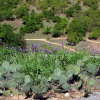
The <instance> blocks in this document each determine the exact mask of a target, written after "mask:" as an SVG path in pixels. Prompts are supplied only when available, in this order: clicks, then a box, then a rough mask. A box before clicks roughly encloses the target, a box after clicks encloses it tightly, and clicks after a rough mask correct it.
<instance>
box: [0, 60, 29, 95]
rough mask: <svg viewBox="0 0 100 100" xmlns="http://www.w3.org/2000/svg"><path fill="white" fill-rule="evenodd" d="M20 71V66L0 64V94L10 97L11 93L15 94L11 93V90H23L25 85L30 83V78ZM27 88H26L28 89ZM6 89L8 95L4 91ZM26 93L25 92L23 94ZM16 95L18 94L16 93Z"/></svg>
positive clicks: (5, 62)
mask: <svg viewBox="0 0 100 100" xmlns="http://www.w3.org/2000/svg"><path fill="white" fill-rule="evenodd" d="M21 70H22V66H20V65H16V64H10V63H9V62H8V61H4V62H3V63H2V65H1V66H0V93H2V94H4V95H8V94H9V95H11V94H12V92H13V93H14V94H15V91H12V90H13V89H17V90H22V88H25V85H27V84H28V82H30V77H29V76H28V75H26V76H25V74H23V73H21ZM24 84H25V85H24ZM23 85H24V86H23ZM28 87H29V85H28ZM28 87H26V88H27V89H28ZM7 89H8V90H10V92H9V93H8V92H7V91H5V90H7ZM26 92H27V90H26V91H25V93H26ZM16 93H18V91H17V92H16Z"/></svg>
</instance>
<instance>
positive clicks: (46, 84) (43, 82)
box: [31, 77, 50, 95]
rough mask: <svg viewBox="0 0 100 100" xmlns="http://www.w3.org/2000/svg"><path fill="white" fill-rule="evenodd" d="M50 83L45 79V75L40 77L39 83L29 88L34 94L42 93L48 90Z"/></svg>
mask: <svg viewBox="0 0 100 100" xmlns="http://www.w3.org/2000/svg"><path fill="white" fill-rule="evenodd" d="M49 87H50V85H49V82H48V80H47V79H46V77H43V78H41V82H40V84H39V85H38V86H37V87H36V86H32V87H31V90H32V91H33V92H35V93H36V94H40V95H41V94H44V93H46V92H47V91H48V89H49Z"/></svg>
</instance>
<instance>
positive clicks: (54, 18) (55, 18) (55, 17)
mask: <svg viewBox="0 0 100 100" xmlns="http://www.w3.org/2000/svg"><path fill="white" fill-rule="evenodd" d="M52 21H53V22H54V23H55V22H57V23H59V22H60V21H61V18H60V17H59V16H53V18H52Z"/></svg>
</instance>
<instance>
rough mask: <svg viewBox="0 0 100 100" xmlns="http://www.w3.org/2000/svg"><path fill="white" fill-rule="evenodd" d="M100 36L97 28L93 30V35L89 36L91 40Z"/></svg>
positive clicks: (99, 30)
mask: <svg viewBox="0 0 100 100" xmlns="http://www.w3.org/2000/svg"><path fill="white" fill-rule="evenodd" d="M99 36H100V29H99V28H96V29H94V30H93V32H92V33H91V34H89V39H98V37H99Z"/></svg>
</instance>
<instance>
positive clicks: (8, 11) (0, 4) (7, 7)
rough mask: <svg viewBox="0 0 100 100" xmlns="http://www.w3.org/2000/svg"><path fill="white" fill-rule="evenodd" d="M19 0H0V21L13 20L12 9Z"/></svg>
mask: <svg viewBox="0 0 100 100" xmlns="http://www.w3.org/2000/svg"><path fill="white" fill-rule="evenodd" d="M19 2H20V0H1V1H0V21H3V20H13V19H14V16H13V11H12V9H13V8H15V7H16V6H17V5H18V4H19Z"/></svg>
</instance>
